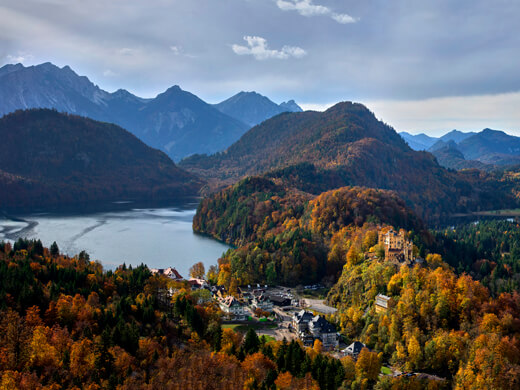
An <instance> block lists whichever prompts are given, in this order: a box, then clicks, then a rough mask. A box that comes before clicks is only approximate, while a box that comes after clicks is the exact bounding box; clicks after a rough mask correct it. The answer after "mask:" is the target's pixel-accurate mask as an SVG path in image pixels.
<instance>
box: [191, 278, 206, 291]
mask: <svg viewBox="0 0 520 390" xmlns="http://www.w3.org/2000/svg"><path fill="white" fill-rule="evenodd" d="M188 283H189V284H190V286H191V289H192V290H200V289H201V288H209V285H208V282H207V281H205V280H204V279H198V278H190V279H189V280H188Z"/></svg>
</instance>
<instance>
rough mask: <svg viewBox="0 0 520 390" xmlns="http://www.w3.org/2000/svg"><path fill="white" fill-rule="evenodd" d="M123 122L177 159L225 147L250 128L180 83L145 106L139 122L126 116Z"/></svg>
mask: <svg viewBox="0 0 520 390" xmlns="http://www.w3.org/2000/svg"><path fill="white" fill-rule="evenodd" d="M120 121H121V122H122V123H123V124H126V126H127V127H128V128H130V129H133V133H134V134H135V135H136V136H138V137H139V138H140V139H142V140H143V141H144V142H146V143H147V144H148V145H150V146H153V147H156V148H158V149H161V150H163V151H165V152H166V153H167V154H168V155H169V156H170V157H171V158H172V159H173V160H174V161H177V160H180V159H181V158H182V157H184V156H189V155H191V154H195V153H207V154H211V153H215V152H217V151H220V150H224V149H225V148H227V147H228V146H229V145H230V144H231V143H233V142H234V141H236V140H238V139H239V138H240V136H241V135H242V134H244V132H245V131H246V130H247V129H248V128H249V127H248V126H246V125H244V124H243V123H242V122H239V121H238V120H236V119H233V118H231V117H229V116H227V115H226V114H223V113H221V112H220V111H218V110H216V109H215V108H213V107H212V106H211V105H210V104H207V103H206V102H204V101H203V100H201V99H199V98H198V97H197V96H195V95H193V94H192V93H189V92H186V91H183V90H182V89H181V88H180V87H179V86H174V87H171V88H169V89H168V90H167V91H165V92H164V93H161V94H159V95H157V97H156V98H155V99H153V100H151V101H149V102H148V103H147V104H145V105H143V106H142V107H141V108H140V109H139V116H138V118H137V119H136V120H135V121H132V120H130V121H128V120H127V119H126V117H124V116H123V117H122V118H121V119H120Z"/></svg>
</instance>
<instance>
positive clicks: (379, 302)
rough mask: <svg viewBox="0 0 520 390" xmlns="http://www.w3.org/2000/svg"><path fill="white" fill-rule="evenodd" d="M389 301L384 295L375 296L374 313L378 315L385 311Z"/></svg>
mask: <svg viewBox="0 0 520 390" xmlns="http://www.w3.org/2000/svg"><path fill="white" fill-rule="evenodd" d="M390 300H391V298H390V297H387V296H386V295H383V294H377V296H376V300H375V307H376V312H377V313H380V312H383V311H387V310H388V307H389V303H390Z"/></svg>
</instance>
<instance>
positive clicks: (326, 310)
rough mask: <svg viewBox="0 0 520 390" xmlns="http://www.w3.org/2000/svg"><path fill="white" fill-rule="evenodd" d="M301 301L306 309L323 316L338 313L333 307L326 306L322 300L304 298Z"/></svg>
mask: <svg viewBox="0 0 520 390" xmlns="http://www.w3.org/2000/svg"><path fill="white" fill-rule="evenodd" d="M303 301H304V302H305V306H306V308H308V309H311V310H314V311H318V312H320V313H323V314H334V313H335V312H337V311H338V309H336V308H334V307H331V306H327V305H326V304H325V303H324V301H323V300H322V299H309V298H305V299H303Z"/></svg>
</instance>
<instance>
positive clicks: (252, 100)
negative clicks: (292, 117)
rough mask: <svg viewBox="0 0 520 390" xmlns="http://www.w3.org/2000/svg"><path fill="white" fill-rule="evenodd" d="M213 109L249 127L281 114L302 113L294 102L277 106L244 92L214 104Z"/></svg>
mask: <svg viewBox="0 0 520 390" xmlns="http://www.w3.org/2000/svg"><path fill="white" fill-rule="evenodd" d="M215 108H217V109H218V110H219V111H221V112H223V113H224V114H227V115H229V116H230V117H232V118H235V119H237V120H239V121H241V122H243V123H246V124H248V125H249V126H251V127H252V126H255V125H257V124H259V123H261V122H263V121H265V120H266V119H269V118H272V117H273V116H275V115H278V114H281V113H282V112H301V111H302V109H301V107H300V106H298V105H297V104H296V103H295V102H294V100H290V101H288V102H283V103H281V104H280V105H278V104H276V103H274V102H273V101H271V100H270V99H269V98H267V97H265V96H262V95H260V94H259V93H256V92H244V91H242V92H239V93H237V94H236V95H234V96H232V97H230V98H229V99H227V100H224V101H223V102H220V103H218V104H215Z"/></svg>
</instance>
